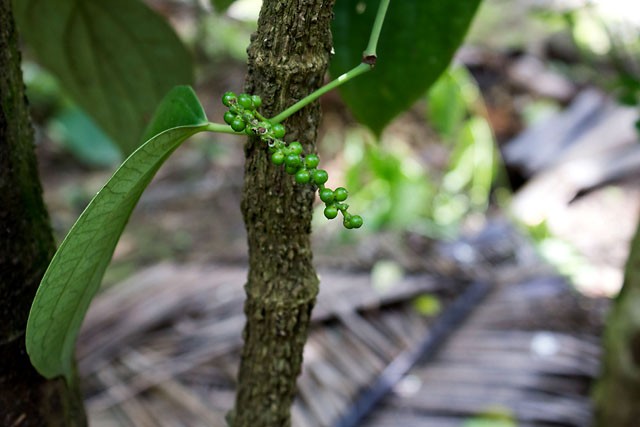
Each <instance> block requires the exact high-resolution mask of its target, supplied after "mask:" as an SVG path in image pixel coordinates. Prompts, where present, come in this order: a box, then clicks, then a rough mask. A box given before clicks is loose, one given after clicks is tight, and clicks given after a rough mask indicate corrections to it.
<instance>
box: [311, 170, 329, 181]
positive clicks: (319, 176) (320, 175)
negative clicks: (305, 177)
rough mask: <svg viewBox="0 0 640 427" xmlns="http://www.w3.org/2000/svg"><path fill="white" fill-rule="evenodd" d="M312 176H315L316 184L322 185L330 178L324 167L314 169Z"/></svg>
mask: <svg viewBox="0 0 640 427" xmlns="http://www.w3.org/2000/svg"><path fill="white" fill-rule="evenodd" d="M311 178H313V182H315V183H316V185H322V184H324V183H325V182H327V180H328V179H329V174H328V173H327V171H326V170H324V169H314V170H313V172H311Z"/></svg>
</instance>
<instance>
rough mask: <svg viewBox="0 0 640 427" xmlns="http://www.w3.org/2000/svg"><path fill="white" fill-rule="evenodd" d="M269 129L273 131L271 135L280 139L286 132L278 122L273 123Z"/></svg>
mask: <svg viewBox="0 0 640 427" xmlns="http://www.w3.org/2000/svg"><path fill="white" fill-rule="evenodd" d="M271 130H272V131H273V136H275V137H276V138H278V139H282V138H283V137H284V135H285V134H286V133H287V132H286V129H285V128H284V126H282V125H281V124H280V123H276V124H275V125H273V127H272V128H271Z"/></svg>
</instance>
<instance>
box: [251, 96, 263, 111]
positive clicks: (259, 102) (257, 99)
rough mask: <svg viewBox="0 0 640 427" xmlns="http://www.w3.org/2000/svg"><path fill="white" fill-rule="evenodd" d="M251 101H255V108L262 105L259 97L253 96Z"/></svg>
mask: <svg viewBox="0 0 640 427" xmlns="http://www.w3.org/2000/svg"><path fill="white" fill-rule="evenodd" d="M251 101H253V106H254V108H260V106H261V105H262V98H260V97H259V96H258V95H251Z"/></svg>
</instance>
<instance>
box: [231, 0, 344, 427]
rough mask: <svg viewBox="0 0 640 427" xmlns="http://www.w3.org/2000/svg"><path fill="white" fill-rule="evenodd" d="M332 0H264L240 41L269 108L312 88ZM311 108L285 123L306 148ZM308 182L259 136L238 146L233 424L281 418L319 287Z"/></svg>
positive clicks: (310, 140)
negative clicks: (241, 243) (237, 359)
mask: <svg viewBox="0 0 640 427" xmlns="http://www.w3.org/2000/svg"><path fill="white" fill-rule="evenodd" d="M332 10H333V0H266V1H265V2H264V4H263V7H262V11H261V13H260V18H259V21H258V31H257V33H256V34H255V35H254V36H253V38H252V43H251V45H250V47H249V72H248V76H247V82H246V87H245V89H246V91H247V92H248V93H252V94H257V95H260V96H261V97H262V98H263V105H264V107H263V108H262V109H263V114H264V115H266V116H267V117H268V116H269V115H273V114H275V113H277V112H279V111H282V110H283V109H284V108H286V107H288V106H290V105H291V104H293V103H295V102H296V101H298V100H300V99H301V98H303V97H305V96H306V95H308V94H309V93H310V92H312V91H313V90H315V89H317V88H318V87H320V86H321V85H322V83H323V78H324V75H325V71H326V68H327V65H328V61H329V56H330V52H331V33H330V22H331V18H332V16H333V11H332ZM319 121H320V108H319V105H318V104H317V103H314V104H312V105H310V106H308V107H306V108H304V109H303V110H302V111H300V112H298V113H297V114H295V115H294V116H292V117H290V118H289V119H288V120H287V121H286V123H285V126H286V128H287V136H286V140H287V141H293V140H297V141H300V142H301V143H302V145H303V147H304V149H305V153H312V152H315V141H316V136H317V129H318V123H319ZM313 200H314V190H313V188H311V187H310V186H308V185H298V184H295V183H294V181H293V178H292V177H290V176H288V175H286V174H285V173H284V171H283V170H282V168H281V167H276V166H274V165H272V164H271V163H270V161H269V154H268V151H267V149H266V147H265V146H264V145H263V144H261V143H260V141H259V140H250V141H249V142H248V143H247V146H246V165H245V183H244V192H243V202H242V211H243V215H244V220H245V224H246V227H247V232H248V239H249V276H248V281H247V285H246V293H247V301H246V304H245V314H246V316H247V324H246V327H245V330H244V340H245V344H244V349H243V352H242V362H241V366H240V373H239V384H238V393H237V398H236V406H235V409H234V411H233V413H232V414H230V416H229V419H230V421H231V423H232V425H233V427H249V426H250V427H266V426H271V427H273V426H278V427H280V426H289V425H290V424H291V420H290V407H291V403H292V401H293V398H294V396H295V391H296V378H297V376H298V374H299V373H300V369H301V364H302V350H303V347H304V344H305V341H306V339H307V332H308V328H309V318H310V315H311V310H312V308H313V305H314V302H315V297H316V295H317V293H318V278H317V276H316V273H315V270H314V268H313V265H312V253H311V246H310V241H309V234H310V231H311V213H312V203H313Z"/></svg>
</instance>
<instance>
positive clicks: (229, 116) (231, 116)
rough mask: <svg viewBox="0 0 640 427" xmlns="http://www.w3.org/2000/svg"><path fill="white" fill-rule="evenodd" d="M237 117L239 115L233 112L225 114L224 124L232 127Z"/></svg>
mask: <svg viewBox="0 0 640 427" xmlns="http://www.w3.org/2000/svg"><path fill="white" fill-rule="evenodd" d="M236 116H237V115H236V114H235V113H232V112H231V111H227V112H226V113H224V117H223V119H224V122H225V123H226V124H228V125H230V124H231V122H232V121H233V119H235V118H236Z"/></svg>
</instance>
